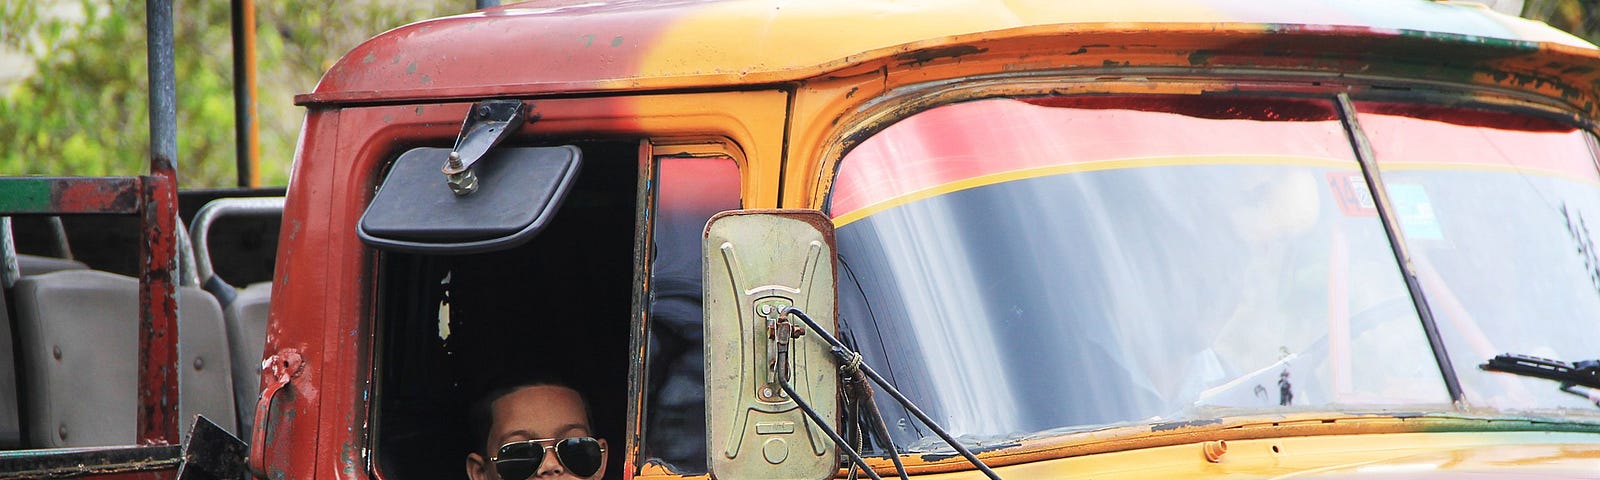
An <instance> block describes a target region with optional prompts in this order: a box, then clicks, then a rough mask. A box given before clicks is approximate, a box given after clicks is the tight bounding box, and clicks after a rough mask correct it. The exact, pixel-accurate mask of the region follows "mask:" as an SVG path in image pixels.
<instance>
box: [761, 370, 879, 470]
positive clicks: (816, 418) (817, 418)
mask: <svg viewBox="0 0 1600 480" xmlns="http://www.w3.org/2000/svg"><path fill="white" fill-rule="evenodd" d="M778 386H780V387H783V391H784V392H787V393H788V394H789V399H790V400H794V403H795V405H799V406H800V410H803V411H805V412H806V416H807V417H811V421H813V422H817V425H818V426H821V427H822V433H826V434H828V438H831V439H833V444H834V445H838V446H839V449H840V450H844V453H845V455H849V456H850V461H852V462H855V464H856V465H860V466H861V470H862V471H865V472H867V476H868V477H872V480H883V477H880V476H878V471H877V470H874V469H873V468H872V466H871V465H867V461H866V460H865V459H862V458H861V454H859V453H856V450H855V449H854V448H850V442H846V441H844V438H843V437H840V436H839V432H835V431H833V427H829V426H828V424H827V423H823V421H822V415H818V414H817V411H816V410H813V409H812V408H811V405H808V404H806V401H805V400H801V399H800V394H798V393H795V391H794V387H790V386H789V382H788V381H783V382H779V383H778Z"/></svg>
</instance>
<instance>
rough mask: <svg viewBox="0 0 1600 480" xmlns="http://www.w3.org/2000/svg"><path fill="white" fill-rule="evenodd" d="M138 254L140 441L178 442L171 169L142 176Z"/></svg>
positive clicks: (174, 215)
mask: <svg viewBox="0 0 1600 480" xmlns="http://www.w3.org/2000/svg"><path fill="white" fill-rule="evenodd" d="M144 187H145V188H144V197H145V209H144V218H143V227H142V230H141V231H140V239H141V242H140V248H139V250H140V251H139V257H140V259H141V261H140V263H139V405H138V408H139V415H138V420H139V425H138V430H137V431H138V435H139V437H138V438H139V443H140V444H143V445H166V444H171V443H176V442H177V441H178V438H179V437H178V432H179V430H178V428H179V427H178V425H179V418H178V368H179V365H178V363H179V357H178V297H177V293H178V291H177V288H178V287H177V281H178V277H177V269H178V263H177V254H178V244H177V241H178V240H177V232H178V230H177V228H178V226H177V220H178V197H177V185H176V181H175V180H174V179H173V178H172V172H171V171H168V172H166V175H165V176H162V175H151V176H148V177H145V185H144Z"/></svg>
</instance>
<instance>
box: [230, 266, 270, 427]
mask: <svg viewBox="0 0 1600 480" xmlns="http://www.w3.org/2000/svg"><path fill="white" fill-rule="evenodd" d="M271 300H272V282H261V283H256V284H251V285H250V286H248V287H245V288H244V289H242V290H239V294H238V296H236V297H234V299H233V303H230V304H228V307H227V308H225V309H223V319H224V321H226V322H227V328H228V351H229V352H230V353H231V354H232V355H233V402H234V409H235V410H237V411H238V412H239V435H240V436H241V437H243V436H247V435H249V434H250V428H251V424H252V423H254V422H255V416H254V415H253V414H254V413H255V409H256V397H257V395H258V393H259V390H260V387H261V361H262V355H263V353H264V351H265V350H266V346H267V345H266V344H267V311H268V310H269V306H270V303H271Z"/></svg>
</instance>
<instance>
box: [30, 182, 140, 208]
mask: <svg viewBox="0 0 1600 480" xmlns="http://www.w3.org/2000/svg"><path fill="white" fill-rule="evenodd" d="M141 191H142V181H141V180H140V179H139V177H99V178H91V177H4V178H0V214H7V215H69V214H77V213H113V214H116V213H120V214H128V215H132V214H136V213H139V209H140V208H141V207H142V206H143V205H144V203H143V202H142V201H140V192H141Z"/></svg>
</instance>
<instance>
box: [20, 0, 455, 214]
mask: <svg viewBox="0 0 1600 480" xmlns="http://www.w3.org/2000/svg"><path fill="white" fill-rule="evenodd" d="M60 3H65V2H60ZM107 3H109V5H107ZM174 3H175V7H174V19H175V25H174V37H175V48H176V51H177V54H176V58H175V68H176V74H177V78H178V105H177V109H178V169H179V175H178V177H179V181H180V182H181V186H182V187H183V188H203V187H222V186H232V185H234V184H235V172H234V156H235V153H234V152H235V150H234V131H233V70H232V68H233V67H232V62H233V52H232V37H231V23H230V11H229V8H230V6H229V2H224V1H204V0H176V1H175V2H174ZM48 6H52V3H50V2H42V3H41V2H32V1H24V2H0V44H4V45H8V46H17V47H20V49H21V50H23V52H24V53H26V54H28V55H30V56H31V57H33V58H34V60H35V61H36V65H35V67H36V71H35V72H34V73H33V74H32V75H31V76H30V77H28V78H27V79H26V80H24V81H22V82H21V83H19V84H17V85H14V86H12V87H11V88H10V89H9V91H6V92H3V93H4V94H3V97H0V145H3V148H0V174H5V175H19V174H41V175H139V174H142V173H144V172H145V171H146V169H147V166H148V157H147V156H148V155H149V126H148V125H149V123H148V122H149V121H148V118H149V117H148V107H147V100H146V99H147V95H146V88H147V84H148V80H147V78H148V77H147V73H146V72H147V70H146V61H145V55H144V53H145V23H144V14H145V12H144V8H145V2H94V1H90V0H79V6H80V7H81V8H82V10H83V12H84V18H83V19H82V20H81V21H79V20H75V19H63V18H60V17H58V16H52V15H49V14H47V12H46V11H44V9H45V8H46V7H48ZM471 7H472V4H471V2H468V1H464V0H455V1H449V2H445V1H442V0H435V1H433V2H403V1H397V0H366V1H357V2H326V1H322V2H318V1H307V0H283V1H272V2H258V9H259V10H258V12H257V18H258V22H257V29H256V32H257V46H256V49H257V68H258V72H259V73H258V79H257V83H258V85H259V87H258V90H257V114H258V126H259V130H258V131H259V135H260V142H261V156H260V164H259V168H260V170H261V172H260V175H261V181H262V184H264V185H283V184H285V183H287V181H288V170H289V164H290V162H291V160H292V158H291V157H292V155H293V153H294V147H295V145H294V142H295V140H296V138H297V137H298V134H299V129H300V121H301V119H302V118H303V116H304V111H303V109H301V108H299V107H296V106H294V105H293V103H292V102H293V95H294V94H295V93H301V92H307V91H310V90H311V88H312V87H313V86H314V85H315V83H316V80H317V78H319V77H320V76H321V74H322V72H323V71H325V70H326V69H327V68H328V67H329V66H331V65H332V64H333V62H334V61H335V60H337V59H338V57H339V56H340V55H342V54H343V53H344V52H345V51H348V50H349V49H350V48H352V47H354V46H355V45H356V44H357V43H360V42H361V41H363V40H365V39H366V38H368V37H370V36H372V35H375V34H377V33H379V32H382V31H384V30H387V29H390V28H393V27H396V26H399V25H401V24H403V23H406V22H409V21H413V20H418V19H423V18H428V17H433V16H438V15H443V14H448V13H458V12H462V11H466V10H470V9H471Z"/></svg>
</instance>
